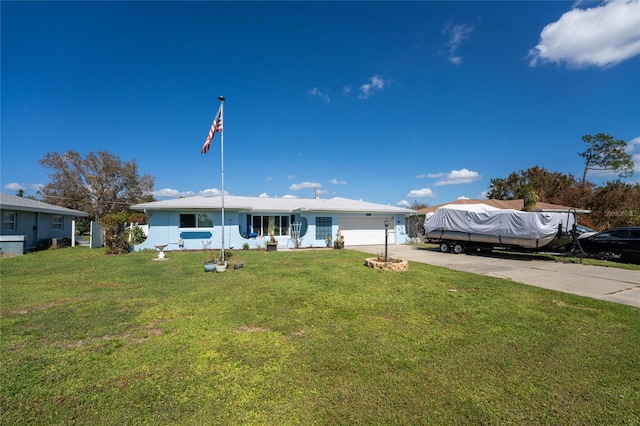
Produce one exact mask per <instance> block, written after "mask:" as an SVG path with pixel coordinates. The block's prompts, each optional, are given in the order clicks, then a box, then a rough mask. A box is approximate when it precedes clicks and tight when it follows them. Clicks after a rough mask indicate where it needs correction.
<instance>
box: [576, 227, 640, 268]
mask: <svg viewBox="0 0 640 426" xmlns="http://www.w3.org/2000/svg"><path fill="white" fill-rule="evenodd" d="M578 242H579V243H580V246H581V247H582V249H583V250H584V251H585V252H586V253H589V254H590V255H593V256H595V257H598V258H600V259H610V260H619V261H620V262H627V263H640V226H626V227H620V228H613V229H608V230H606V231H602V232H598V233H597V234H594V235H589V236H585V237H578Z"/></svg>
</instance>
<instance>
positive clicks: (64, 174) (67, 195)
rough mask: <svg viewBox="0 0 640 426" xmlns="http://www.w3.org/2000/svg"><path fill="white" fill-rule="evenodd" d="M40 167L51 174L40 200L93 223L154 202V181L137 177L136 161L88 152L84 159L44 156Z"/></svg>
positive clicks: (72, 153) (68, 155)
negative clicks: (81, 213)
mask: <svg viewBox="0 0 640 426" xmlns="http://www.w3.org/2000/svg"><path fill="white" fill-rule="evenodd" d="M40 164H42V166H43V167H45V168H46V169H50V170H51V172H50V173H49V177H50V179H51V182H50V183H49V184H47V185H46V186H45V187H44V188H42V189H41V190H40V191H39V193H40V195H41V196H42V200H43V201H44V202H47V203H51V204H56V205H59V206H63V207H68V208H72V209H76V210H80V211H84V212H87V213H89V216H90V217H92V218H93V219H94V220H99V219H100V218H101V217H102V216H104V215H105V214H108V213H115V212H120V211H124V210H127V209H128V208H129V206H130V205H131V204H136V203H142V202H147V201H153V199H154V198H153V195H151V191H152V189H153V185H154V182H155V179H154V178H153V177H152V176H150V175H147V174H145V175H143V176H142V177H140V176H139V175H138V165H137V163H136V161H135V160H133V161H125V162H123V161H122V160H120V158H119V157H118V156H116V155H113V154H111V153H109V152H106V151H99V152H97V153H93V152H89V154H88V155H87V156H86V158H82V157H81V156H80V154H78V153H77V152H75V151H67V152H65V153H64V154H62V155H60V154H58V153H47V154H46V155H45V156H44V158H43V159H42V160H40Z"/></svg>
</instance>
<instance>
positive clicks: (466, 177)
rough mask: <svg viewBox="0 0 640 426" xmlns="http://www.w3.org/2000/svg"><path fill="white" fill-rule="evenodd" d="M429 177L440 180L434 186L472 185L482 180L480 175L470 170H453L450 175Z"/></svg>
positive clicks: (435, 174)
mask: <svg viewBox="0 0 640 426" xmlns="http://www.w3.org/2000/svg"><path fill="white" fill-rule="evenodd" d="M427 176H428V177H431V178H439V179H440V180H439V181H438V182H436V183H435V184H434V186H442V185H458V184H462V183H471V182H475V181H477V180H478V179H480V178H481V176H480V173H478V172H474V171H472V170H469V169H461V170H451V171H450V172H449V173H431V174H429V175H427Z"/></svg>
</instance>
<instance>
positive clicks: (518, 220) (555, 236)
mask: <svg viewBox="0 0 640 426" xmlns="http://www.w3.org/2000/svg"><path fill="white" fill-rule="evenodd" d="M574 223H575V213H574V212H571V211H564V212H558V211H554V212H549V211H533V212H527V211H520V210H511V209H498V208H495V207H491V206H488V205H486V204H448V205H445V206H442V207H440V208H438V209H437V210H436V211H435V212H434V213H428V214H427V215H426V217H425V221H424V231H425V237H426V239H427V240H429V241H431V242H438V243H440V244H441V247H440V248H441V250H442V251H449V249H453V251H454V252H462V251H464V249H465V248H468V247H469V248H470V247H493V246H503V247H516V248H524V249H541V248H543V247H560V246H564V245H566V244H568V243H570V242H571V234H570V231H571V230H572V229H573V225H574Z"/></svg>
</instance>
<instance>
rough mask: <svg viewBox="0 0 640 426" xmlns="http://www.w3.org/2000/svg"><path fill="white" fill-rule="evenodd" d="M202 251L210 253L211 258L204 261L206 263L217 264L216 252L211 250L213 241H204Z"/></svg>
mask: <svg viewBox="0 0 640 426" xmlns="http://www.w3.org/2000/svg"><path fill="white" fill-rule="evenodd" d="M202 250H208V251H209V258H207V259H205V260H204V263H216V256H215V254H216V252H215V250H212V249H211V240H207V241H202Z"/></svg>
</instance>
